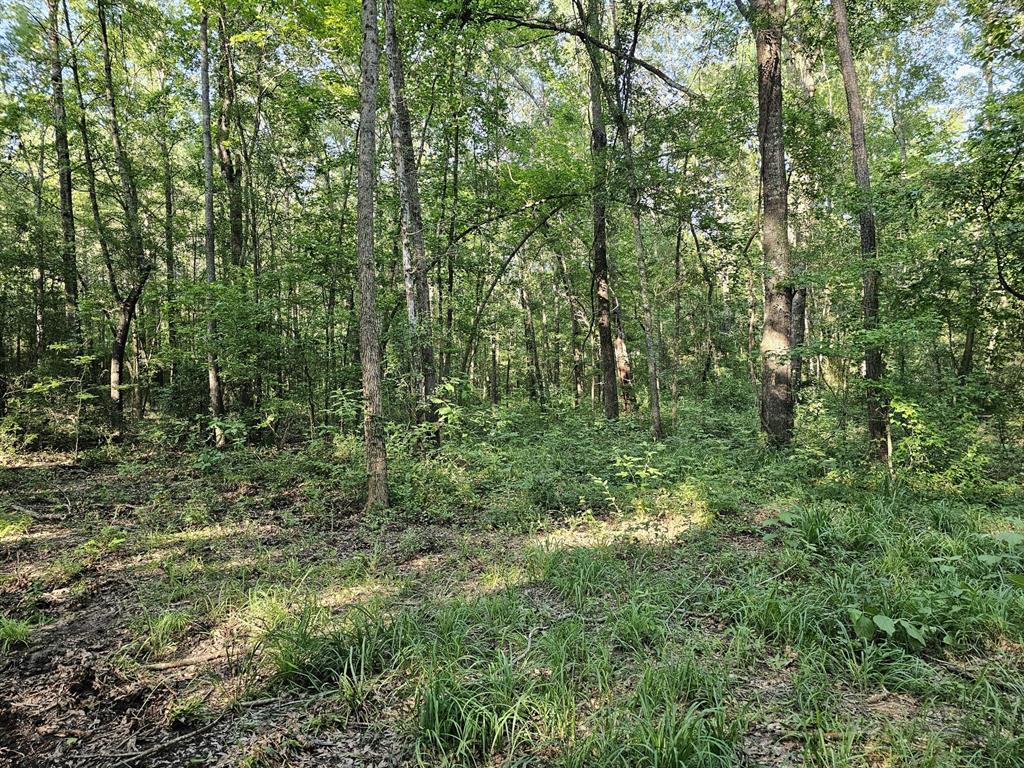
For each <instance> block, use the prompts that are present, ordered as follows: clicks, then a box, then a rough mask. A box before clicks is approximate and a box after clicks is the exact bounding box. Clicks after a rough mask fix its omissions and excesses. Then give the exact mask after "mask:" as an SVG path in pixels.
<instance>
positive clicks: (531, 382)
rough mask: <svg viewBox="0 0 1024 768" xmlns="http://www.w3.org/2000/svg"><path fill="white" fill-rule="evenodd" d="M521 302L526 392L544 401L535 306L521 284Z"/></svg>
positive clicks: (533, 397)
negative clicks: (534, 320) (534, 315)
mask: <svg viewBox="0 0 1024 768" xmlns="http://www.w3.org/2000/svg"><path fill="white" fill-rule="evenodd" d="M519 302H520V304H521V305H522V308H523V341H524V343H525V344H526V366H527V368H526V392H527V394H528V395H529V397H530V399H531V400H536V401H538V402H540V403H543V402H544V377H543V375H542V374H541V367H540V356H539V352H538V349H537V332H536V329H535V327H534V323H533V307H532V306H531V304H530V296H529V294H528V293H527V292H526V286H525V285H523V284H522V283H520V285H519Z"/></svg>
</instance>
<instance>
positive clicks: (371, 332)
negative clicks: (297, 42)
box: [356, 0, 389, 509]
mask: <svg viewBox="0 0 1024 768" xmlns="http://www.w3.org/2000/svg"><path fill="white" fill-rule="evenodd" d="M362 27H363V48H362V54H361V56H360V61H359V70H360V79H359V100H360V111H359V131H358V155H359V173H358V180H357V183H356V197H357V204H356V207H357V211H358V214H357V216H358V225H357V241H358V259H357V271H358V282H359V353H360V359H361V363H362V377H363V432H364V436H365V440H366V471H367V494H366V506H367V509H381V508H386V507H387V506H388V504H389V498H388V460H387V449H386V446H385V443H384V418H383V412H382V411H383V405H382V397H381V361H380V324H379V321H378V318H377V278H376V273H375V265H374V252H373V241H374V238H373V214H374V211H373V203H374V200H373V193H374V187H375V185H376V180H375V178H374V175H375V171H376V120H377V83H378V71H377V70H378V65H379V62H380V51H379V43H378V32H377V0H362Z"/></svg>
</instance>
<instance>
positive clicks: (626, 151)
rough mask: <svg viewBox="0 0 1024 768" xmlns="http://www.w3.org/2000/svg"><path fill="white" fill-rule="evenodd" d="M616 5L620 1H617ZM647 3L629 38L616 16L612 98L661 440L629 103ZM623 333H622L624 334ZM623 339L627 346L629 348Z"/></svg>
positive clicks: (654, 419)
mask: <svg viewBox="0 0 1024 768" xmlns="http://www.w3.org/2000/svg"><path fill="white" fill-rule="evenodd" d="M612 7H613V9H614V8H615V7H616V5H615V4H614V2H613V5H612ZM642 13H643V4H642V3H641V4H640V5H639V6H637V8H636V12H635V23H634V24H633V30H634V33H633V37H632V40H631V41H627V38H626V36H625V35H623V34H622V29H621V27H620V26H619V19H618V16H615V17H614V24H615V50H616V51H617V52H618V53H617V55H614V56H612V71H613V72H614V74H615V82H614V89H613V93H612V94H611V98H610V99H608V101H609V103H610V104H611V105H612V114H613V115H614V119H615V126H616V131H617V134H618V139H619V144H620V146H621V148H622V159H623V166H624V170H625V172H626V195H627V196H628V198H629V214H630V223H631V224H632V228H633V249H634V251H635V255H636V262H637V274H638V276H639V281H640V310H641V313H642V318H643V321H642V323H641V325H642V326H643V332H644V345H645V347H646V352H647V376H648V392H649V396H650V407H651V436H652V437H653V438H654V439H655V440H660V439H661V438H662V436H663V435H664V429H663V428H662V424H661V387H660V382H659V371H658V344H657V340H656V338H655V327H654V309H653V307H652V306H651V285H650V283H651V281H650V276H649V274H648V269H647V254H646V253H645V250H644V232H643V200H642V197H641V194H642V193H641V190H640V181H639V178H638V176H637V171H636V159H635V158H634V156H633V139H632V136H631V132H630V124H629V104H630V96H631V95H632V94H631V91H632V84H633V66H634V65H633V63H632V62H631V61H630V60H629V51H631V50H633V49H635V47H636V44H637V42H638V41H637V37H638V35H639V29H640V24H641V21H642ZM620 336H621V334H620ZM624 345H625V339H623V349H625V346H624Z"/></svg>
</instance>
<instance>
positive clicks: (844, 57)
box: [832, 0, 889, 461]
mask: <svg viewBox="0 0 1024 768" xmlns="http://www.w3.org/2000/svg"><path fill="white" fill-rule="evenodd" d="M832 11H833V14H834V15H835V20H836V47H837V48H838V51H839V68H840V69H841V70H842V73H843V86H844V88H845V89H846V107H847V111H848V113H849V116H850V140H851V144H852V147H853V175H854V178H855V179H856V181H857V188H858V189H859V190H860V194H861V207H860V253H861V257H862V259H863V269H864V295H863V308H864V330H866V331H867V332H868V333H871V332H872V331H874V330H875V329H877V328H878V283H879V274H878V267H877V265H876V264H875V254H876V251H877V235H876V231H875V212H874V208H873V207H872V205H871V173H870V171H869V170H868V145H867V138H866V136H865V134H864V110H863V106H862V104H861V99H860V88H859V86H858V84H857V70H856V68H855V67H854V63H853V49H852V48H851V46H850V28H849V23H848V21H847V18H846V3H845V0H832ZM883 371H884V367H883V362H882V350H881V347H879V346H878V344H877V342H874V341H869V343H868V347H867V349H866V350H865V351H864V378H865V379H866V381H867V400H868V404H867V405H868V414H867V416H868V435H869V436H870V438H871V444H872V448H873V450H874V453H875V455H876V456H878V458H879V459H880V460H882V461H886V460H887V459H888V456H889V448H888V441H887V439H886V427H885V425H886V418H887V417H886V407H885V405H884V403H883V396H882V391H881V387H880V384H879V383H880V381H881V378H882V374H883Z"/></svg>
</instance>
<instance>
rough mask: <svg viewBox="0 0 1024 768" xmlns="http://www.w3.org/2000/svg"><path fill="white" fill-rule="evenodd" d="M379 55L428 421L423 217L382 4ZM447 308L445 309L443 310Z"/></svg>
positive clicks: (389, 7) (393, 34)
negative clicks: (383, 59) (384, 66)
mask: <svg viewBox="0 0 1024 768" xmlns="http://www.w3.org/2000/svg"><path fill="white" fill-rule="evenodd" d="M384 16H385V49H386V51H387V60H388V96H389V101H390V105H391V137H392V142H393V144H394V155H395V172H396V175H397V176H398V191H399V197H400V198H401V205H402V231H403V238H402V256H403V258H402V261H403V267H404V270H405V279H406V304H407V314H408V318H409V326H410V331H411V336H412V346H413V351H414V360H415V363H416V367H417V372H416V373H417V377H418V379H419V381H418V384H419V386H418V393H417V394H418V398H419V412H420V416H421V417H425V418H427V419H429V420H431V421H433V420H434V418H435V416H434V412H433V407H432V405H431V397H432V396H433V393H434V387H435V385H436V381H437V374H436V371H435V367H434V347H433V341H432V339H433V333H432V330H431V313H430V284H429V277H430V276H429V274H428V270H429V267H428V264H427V255H426V246H425V245H424V238H423V211H422V208H421V206H420V191H419V180H418V178H417V169H416V156H415V154H414V152H413V146H412V126H411V121H410V118H409V108H408V105H407V104H406V101H405V77H404V74H403V66H402V52H401V49H400V47H399V44H398V33H397V30H396V28H395V3H394V0H385V2H384ZM449 306H451V305H449Z"/></svg>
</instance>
